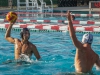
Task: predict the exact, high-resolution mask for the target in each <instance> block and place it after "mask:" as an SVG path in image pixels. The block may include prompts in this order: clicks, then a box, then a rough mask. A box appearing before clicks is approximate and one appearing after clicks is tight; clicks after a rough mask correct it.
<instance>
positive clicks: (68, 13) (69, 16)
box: [67, 11, 72, 21]
mask: <svg viewBox="0 0 100 75" xmlns="http://www.w3.org/2000/svg"><path fill="white" fill-rule="evenodd" d="M67 18H68V21H71V20H72V19H71V13H70V11H68V12H67Z"/></svg>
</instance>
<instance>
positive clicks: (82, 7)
mask: <svg viewBox="0 0 100 75" xmlns="http://www.w3.org/2000/svg"><path fill="white" fill-rule="evenodd" d="M54 10H60V11H68V10H69V11H100V8H95V9H89V6H78V7H56V8H54Z"/></svg>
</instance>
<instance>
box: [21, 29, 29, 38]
mask: <svg viewBox="0 0 100 75" xmlns="http://www.w3.org/2000/svg"><path fill="white" fill-rule="evenodd" d="M26 31H28V32H29V35H30V31H29V29H28V28H23V29H22V31H21V32H20V37H21V38H23V33H25V32H26ZM29 38H30V37H29Z"/></svg>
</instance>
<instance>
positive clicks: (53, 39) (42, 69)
mask: <svg viewBox="0 0 100 75" xmlns="http://www.w3.org/2000/svg"><path fill="white" fill-rule="evenodd" d="M19 33H20V32H19V31H16V32H15V31H12V36H14V37H16V38H20V36H19ZM4 35H5V31H0V42H1V43H0V75H73V74H72V73H73V72H75V68H74V57H75V51H76V50H75V47H74V45H73V44H72V41H71V39H70V37H69V33H68V32H67V33H61V32H31V36H30V41H31V42H32V43H34V44H35V45H36V46H37V49H38V51H39V53H40V55H41V57H42V60H40V61H34V62H33V63H32V64H28V65H27V64H23V65H21V66H17V65H16V64H14V63H9V64H2V63H3V62H5V61H7V60H8V59H11V60H13V59H14V45H13V44H11V43H9V42H8V41H6V40H5V39H4ZM76 35H77V37H78V39H79V40H80V41H81V38H82V35H83V34H81V33H76ZM93 35H94V41H93V44H92V48H93V49H94V51H95V52H96V53H97V54H99V55H100V50H99V49H100V35H99V34H93ZM32 59H34V60H35V57H34V56H32ZM99 74H100V71H96V70H95V67H93V73H92V74H88V75H99Z"/></svg>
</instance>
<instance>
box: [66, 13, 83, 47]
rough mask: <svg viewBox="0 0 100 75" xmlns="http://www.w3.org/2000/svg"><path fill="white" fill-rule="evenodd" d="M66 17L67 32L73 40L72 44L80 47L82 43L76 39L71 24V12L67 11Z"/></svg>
mask: <svg viewBox="0 0 100 75" xmlns="http://www.w3.org/2000/svg"><path fill="white" fill-rule="evenodd" d="M67 18H68V26H69V34H70V37H71V39H72V41H73V44H74V45H75V46H76V48H82V43H81V42H79V41H78V40H77V37H76V34H75V30H74V27H73V24H72V17H71V13H70V12H69V11H68V12H67Z"/></svg>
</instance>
